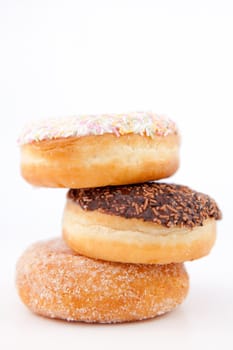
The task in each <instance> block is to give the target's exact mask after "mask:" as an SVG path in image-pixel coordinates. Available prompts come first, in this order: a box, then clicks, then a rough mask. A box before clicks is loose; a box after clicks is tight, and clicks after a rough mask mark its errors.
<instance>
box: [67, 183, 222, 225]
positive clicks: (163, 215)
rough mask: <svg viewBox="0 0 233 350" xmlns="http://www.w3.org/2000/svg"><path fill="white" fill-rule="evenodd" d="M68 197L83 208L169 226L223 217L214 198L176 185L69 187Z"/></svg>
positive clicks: (191, 223)
mask: <svg viewBox="0 0 233 350" xmlns="http://www.w3.org/2000/svg"><path fill="white" fill-rule="evenodd" d="M67 197H68V198H69V199H71V200H72V201H74V202H75V203H77V204H78V205H79V206H80V207H81V208H82V209H83V210H90V211H94V210H97V211H99V212H101V213H104V214H108V215H117V216H121V217H124V218H127V219H131V218H136V219H142V220H144V221H150V222H154V223H156V224H159V225H163V226H166V227H172V226H186V227H190V228H192V227H194V226H202V225H203V222H204V221H205V220H206V219H208V218H214V219H216V220H218V219H221V212H220V210H219V208H218V206H217V204H216V202H215V201H214V200H213V199H212V198H210V197H209V196H208V195H206V194H203V193H200V192H196V191H194V190H192V189H190V188H189V187H186V186H182V185H176V184H167V183H160V182H150V183H143V184H133V185H124V186H107V187H98V188H84V189H70V190H69V192H68V194H67Z"/></svg>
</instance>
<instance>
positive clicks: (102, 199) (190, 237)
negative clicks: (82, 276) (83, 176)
mask: <svg viewBox="0 0 233 350" xmlns="http://www.w3.org/2000/svg"><path fill="white" fill-rule="evenodd" d="M220 218H221V213H220V210H219V209H218V206H217V204H216V203H215V201H214V200H213V199H211V198H210V197H209V196H207V195H205V194H202V193H199V192H196V191H193V190H191V189H190V188H188V187H186V186H181V185H175V184H166V183H144V184H134V185H124V186H115V187H110V186H109V187H100V188H90V189H71V190H69V192H68V195H67V203H66V207H65V210H64V215H63V237H64V239H65V241H66V243H67V245H68V246H69V247H70V248H72V249H74V250H75V251H77V252H79V253H80V254H84V255H87V256H89V257H92V258H98V259H103V260H111V261H119V262H127V263H143V264H150V263H155V264H169V263H172V262H176V263H177V262H184V261H187V260H193V259H197V258H200V257H202V256H204V255H207V254H208V253H209V251H210V249H211V248H212V246H213V244H214V242H215V236H216V220H218V219H220Z"/></svg>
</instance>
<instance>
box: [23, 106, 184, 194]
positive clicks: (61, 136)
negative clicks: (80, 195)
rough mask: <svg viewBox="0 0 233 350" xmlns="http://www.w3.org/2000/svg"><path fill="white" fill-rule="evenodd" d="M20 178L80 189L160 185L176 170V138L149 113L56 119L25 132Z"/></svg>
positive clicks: (173, 130)
mask: <svg viewBox="0 0 233 350" xmlns="http://www.w3.org/2000/svg"><path fill="white" fill-rule="evenodd" d="M18 141H19V144H20V149H21V173H22V175H23V177H24V178H25V179H26V180H27V181H28V182H29V183H31V184H33V185H38V186H45V187H66V188H85V187H97V186H107V185H120V184H127V183H135V182H143V181H150V180H156V179H161V178H164V177H168V176H170V175H172V174H173V173H174V172H175V171H176V170H177V168H178V165H179V155H178V151H179V135H178V131H177V127H176V125H175V124H174V122H172V121H171V120H170V119H168V118H165V117H161V116H158V115H156V114H154V113H148V112H147V113H145V112H137V113H136V112H135V113H128V114H106V115H89V116H88V115H84V116H76V117H68V118H57V119H56V118H55V119H49V120H45V121H40V122H37V123H33V124H30V125H28V126H26V127H25V129H24V130H23V131H22V134H21V136H20V137H19V140H18Z"/></svg>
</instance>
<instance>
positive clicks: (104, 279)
mask: <svg viewBox="0 0 233 350" xmlns="http://www.w3.org/2000/svg"><path fill="white" fill-rule="evenodd" d="M16 284H17V288H18V292H19V295H20V297H21V299H22V301H23V302H24V304H25V305H26V306H28V308H29V309H30V310H32V311H33V312H35V313H37V314H39V315H43V316H46V317H51V318H58V319H64V320H68V321H84V322H101V323H115V322H126V321H136V320H142V319H146V318H151V317H155V316H157V315H161V314H163V313H165V312H168V311H171V310H172V309H174V308H175V307H176V306H177V305H179V304H180V303H181V302H182V301H183V300H184V298H185V296H186V295H187V293H188V287H189V280H188V275H187V273H186V271H185V268H184V266H183V264H170V265H136V264H121V263H112V262H106V261H101V260H93V259H89V258H87V257H84V256H81V255H78V254H77V253H74V251H72V250H70V249H69V248H68V247H67V246H66V245H65V244H64V242H63V241H62V240H61V239H54V240H51V241H48V242H41V243H37V244H34V245H33V246H31V247H30V248H29V249H28V250H27V251H26V252H25V253H24V254H23V255H22V257H21V258H20V259H19V261H18V264H17V274H16Z"/></svg>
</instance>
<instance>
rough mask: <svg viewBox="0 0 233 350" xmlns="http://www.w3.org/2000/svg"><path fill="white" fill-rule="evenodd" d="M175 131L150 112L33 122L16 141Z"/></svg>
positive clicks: (153, 133)
mask: <svg viewBox="0 0 233 350" xmlns="http://www.w3.org/2000/svg"><path fill="white" fill-rule="evenodd" d="M177 132H178V131H177V127H176V125H175V123H174V122H173V121H172V120H170V119H169V118H167V117H164V116H159V115H157V114H155V113H152V112H133V113H126V114H124V113H123V114H100V115H80V116H71V117H65V118H51V119H47V120H41V121H37V122H32V123H30V124H28V125H26V126H25V128H24V129H23V131H22V133H21V135H20V137H19V139H18V142H19V144H21V145H23V144H26V143H32V142H39V141H42V140H52V139H58V138H67V137H81V136H88V135H103V134H108V133H110V134H115V135H116V136H121V135H126V134H131V133H134V134H139V135H142V136H143V135H146V136H148V137H154V136H156V135H157V136H167V135H169V134H172V133H177Z"/></svg>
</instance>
